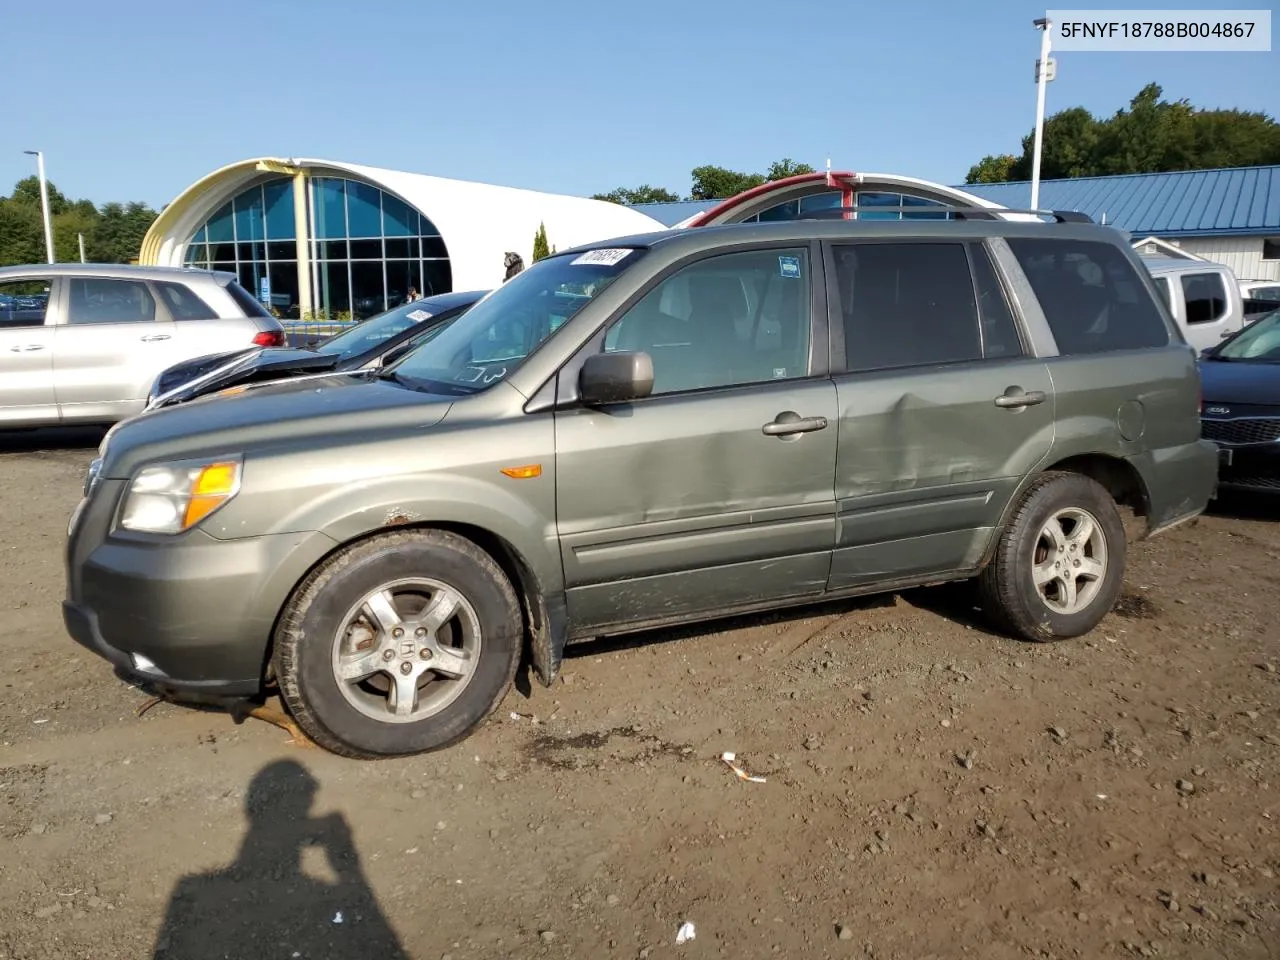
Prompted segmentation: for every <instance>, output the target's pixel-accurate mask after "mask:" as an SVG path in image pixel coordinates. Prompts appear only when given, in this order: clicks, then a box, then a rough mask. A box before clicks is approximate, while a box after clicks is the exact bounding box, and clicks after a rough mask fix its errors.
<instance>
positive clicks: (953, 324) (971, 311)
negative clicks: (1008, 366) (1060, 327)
mask: <svg viewBox="0 0 1280 960" xmlns="http://www.w3.org/2000/svg"><path fill="white" fill-rule="evenodd" d="M833 252H834V255H835V262H836V278H837V281H838V283H839V286H840V302H841V308H842V310H843V312H844V341H845V357H846V359H845V365H846V369H848V370H850V371H861V370H883V369H888V368H892V367H912V366H930V365H933V364H939V363H962V362H964V361H966V360H979V359H981V357H982V338H981V334H980V333H979V331H978V308H977V303H976V302H975V300H974V294H973V279H972V278H971V276H970V274H969V259H968V257H967V256H966V254H965V249H964V246H963V245H962V244H959V243H860V244H850V245H847V246H845V245H840V246H837V247H835V248H834V251H833Z"/></svg>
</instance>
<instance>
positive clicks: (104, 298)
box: [67, 277, 156, 324]
mask: <svg viewBox="0 0 1280 960" xmlns="http://www.w3.org/2000/svg"><path fill="white" fill-rule="evenodd" d="M69 291H70V302H69V304H68V312H67V322H68V323H75V324H86V323H150V322H151V321H152V320H154V319H155V318H156V302H155V300H154V299H153V298H152V296H151V291H149V290H148V289H147V285H146V284H145V283H143V282H141V281H139V280H115V279H109V278H106V277H72V278H71V281H70V284H69Z"/></svg>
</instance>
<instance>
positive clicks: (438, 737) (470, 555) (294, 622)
mask: <svg viewBox="0 0 1280 960" xmlns="http://www.w3.org/2000/svg"><path fill="white" fill-rule="evenodd" d="M521 637H522V624H521V618H520V607H519V604H518V602H517V600H516V596H515V592H514V591H513V590H512V588H511V584H510V582H509V581H508V580H507V578H506V576H505V575H504V574H503V572H502V570H501V568H499V567H498V565H497V564H496V563H495V562H494V561H493V558H492V557H490V556H489V555H488V554H487V553H485V552H484V551H483V550H481V549H480V548H479V547H477V546H476V545H475V544H474V543H472V542H471V541H469V540H466V539H465V538H463V537H460V536H457V535H456V534H452V533H447V532H445V531H441V530H423V531H405V532H399V533H390V534H382V535H379V536H376V537H373V538H371V539H369V540H365V541H363V542H361V543H358V544H355V545H354V546H352V547H350V548H348V549H346V550H343V551H341V552H339V553H338V554H336V555H335V556H333V557H332V558H330V559H329V560H328V561H326V562H325V563H324V564H322V565H321V566H320V568H319V569H317V570H316V571H315V572H314V573H313V574H312V575H311V576H310V577H309V578H308V579H307V580H306V581H305V582H304V583H303V584H302V586H301V587H300V588H299V589H298V590H297V591H296V592H295V594H294V596H293V598H292V599H291V600H290V602H289V604H288V605H287V607H286V608H285V611H284V614H283V616H282V617H281V619H280V625H279V627H278V628H277V631H276V643H275V654H274V656H275V665H276V674H277V676H278V678H279V684H280V692H281V695H282V696H283V698H284V701H285V703H286V704H287V705H288V707H289V711H290V713H292V714H293V716H294V719H295V720H297V722H298V725H299V726H300V727H301V728H302V729H303V731H304V732H305V733H306V734H307V735H308V736H309V737H311V738H312V739H313V740H315V741H316V743H318V744H320V745H321V746H322V747H325V748H326V749H328V750H331V751H333V752H335V753H339V754H342V755H344V756H349V757H356V758H361V759H373V758H377V757H392V756H403V755H406V754H414V753H423V752H425V751H428V750H435V749H439V748H441V747H445V746H448V745H449V744H451V743H454V742H456V741H458V740H460V739H462V738H463V737H465V736H466V735H467V734H468V733H470V732H471V731H472V730H473V729H474V728H475V726H476V725H477V724H479V722H480V721H481V720H483V719H484V718H485V717H486V716H487V715H488V714H489V713H490V712H492V711H493V709H494V708H495V707H496V706H497V705H498V703H499V702H500V701H501V700H502V697H503V696H504V695H505V694H506V692H507V689H508V688H509V687H510V685H511V681H512V679H513V677H514V676H515V671H516V666H517V664H518V662H519V654H520V641H521Z"/></svg>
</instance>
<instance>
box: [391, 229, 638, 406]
mask: <svg viewBox="0 0 1280 960" xmlns="http://www.w3.org/2000/svg"><path fill="white" fill-rule="evenodd" d="M642 254H643V251H641V250H636V249H629V248H617V249H610V250H590V251H588V252H586V253H582V254H561V255H560V256H553V257H548V258H547V259H545V260H540V261H538V262H537V263H535V264H534V265H533V266H531V267H530V268H529V269H527V270H525V271H524V272H523V273H519V274H517V275H516V276H515V277H513V278H512V279H511V280H509V281H507V283H505V284H504V285H503V286H501V287H499V288H498V289H497V290H495V291H494V292H493V293H491V294H490V295H489V296H487V297H485V298H484V299H483V300H481V301H480V302H479V303H477V304H476V305H475V306H474V307H472V308H471V309H470V310H468V311H467V312H466V313H464V314H463V315H462V316H461V317H460V318H458V320H457V321H456V322H454V323H453V324H452V325H451V326H450V327H449V328H448V329H447V330H445V331H444V332H443V333H441V334H440V335H439V336H437V337H435V338H434V339H433V340H431V341H430V342H429V343H427V344H424V345H423V346H421V347H419V348H418V349H417V350H415V351H414V352H413V353H411V354H409V355H408V356H407V357H405V358H404V360H402V361H401V362H400V363H398V364H396V365H395V366H394V367H393V368H390V371H389V375H392V376H394V378H395V379H397V380H400V381H402V382H404V383H408V384H411V385H414V386H418V385H421V386H422V388H423V389H442V388H443V389H447V390H449V391H450V392H465V393H472V392H475V391H478V390H483V389H485V388H486V387H489V386H491V385H493V384H495V383H497V382H498V381H500V380H502V379H503V378H504V377H507V376H509V375H510V374H511V373H512V371H514V370H515V369H516V368H517V367H518V366H520V364H521V363H522V362H523V361H524V359H525V358H526V357H528V356H529V354H531V353H533V351H534V350H536V349H537V348H538V347H539V346H540V345H541V344H542V342H543V341H544V340H546V339H547V338H548V337H550V336H551V334H553V333H554V332H555V331H556V330H558V329H559V328H560V327H562V326H563V325H564V324H565V323H566V322H568V320H569V318H570V317H572V316H573V315H574V314H575V313H577V312H578V311H579V310H581V309H582V308H583V307H584V306H586V305H587V304H588V303H590V302H591V300H592V299H593V298H594V297H595V296H597V295H598V294H599V293H600V292H601V291H602V290H604V289H605V287H607V286H608V285H609V284H610V283H612V282H613V281H614V280H616V279H617V277H618V276H619V274H621V273H622V271H624V270H626V269H627V268H628V267H630V266H631V265H632V264H634V263H635V262H636V261H638V260H639V259H640V257H641V255H642Z"/></svg>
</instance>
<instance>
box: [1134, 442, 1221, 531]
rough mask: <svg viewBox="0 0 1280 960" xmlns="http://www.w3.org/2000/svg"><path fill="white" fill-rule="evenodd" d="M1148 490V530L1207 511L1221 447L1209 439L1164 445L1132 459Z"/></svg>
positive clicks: (1216, 475) (1175, 523)
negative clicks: (1172, 445)
mask: <svg viewBox="0 0 1280 960" xmlns="http://www.w3.org/2000/svg"><path fill="white" fill-rule="evenodd" d="M1130 463H1132V464H1133V466H1134V468H1135V469H1136V470H1137V471H1138V473H1139V475H1140V476H1141V477H1142V481H1143V486H1144V487H1145V488H1146V491H1147V501H1148V503H1147V506H1148V514H1147V532H1148V535H1149V536H1150V535H1154V534H1157V533H1160V532H1162V531H1164V530H1167V529H1169V528H1170V527H1173V526H1176V525H1177V524H1179V523H1182V522H1183V521H1185V520H1190V519H1191V518H1192V517H1195V516H1198V515H1199V514H1201V513H1203V512H1204V510H1205V507H1207V506H1208V505H1209V501H1210V500H1211V499H1212V498H1213V492H1214V489H1215V488H1216V486H1217V482H1218V448H1217V447H1216V446H1214V445H1213V444H1212V443H1210V442H1209V441H1208V440H1196V441H1194V442H1192V443H1187V444H1183V445H1181V446H1177V447H1164V448H1161V449H1159V450H1153V451H1150V452H1148V453H1144V454H1142V455H1141V456H1138V457H1134V458H1132V459H1131V460H1130Z"/></svg>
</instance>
